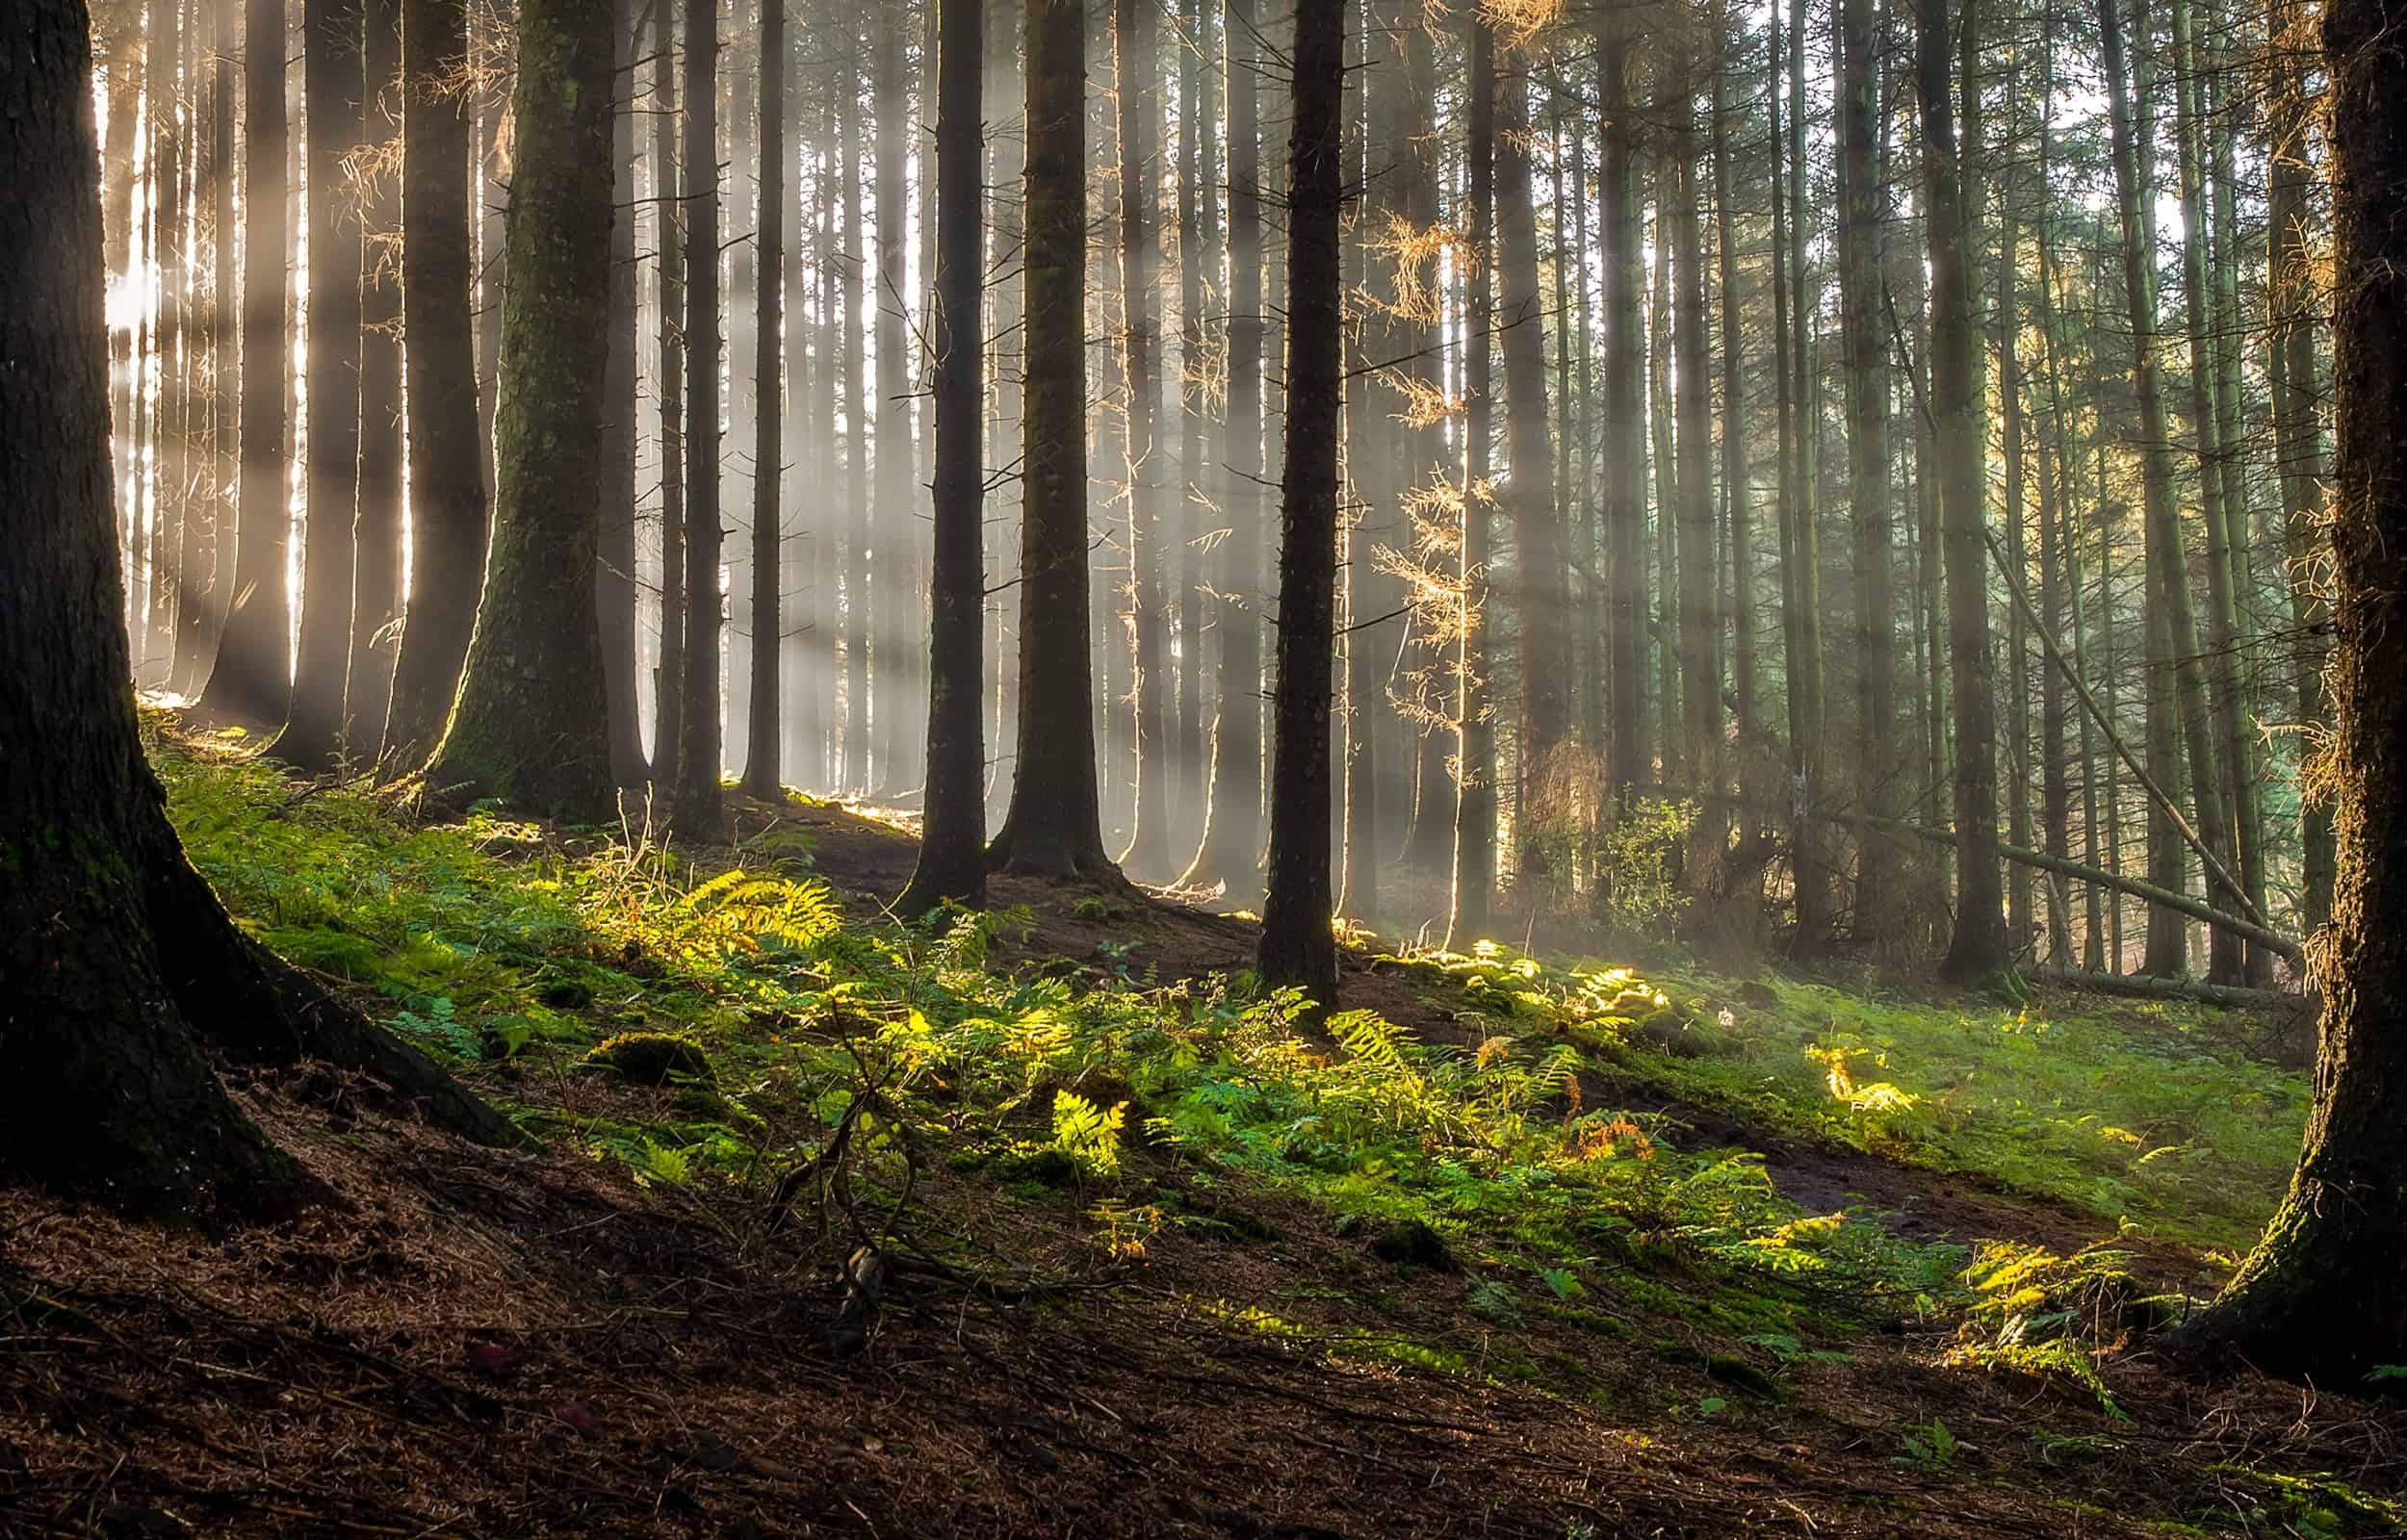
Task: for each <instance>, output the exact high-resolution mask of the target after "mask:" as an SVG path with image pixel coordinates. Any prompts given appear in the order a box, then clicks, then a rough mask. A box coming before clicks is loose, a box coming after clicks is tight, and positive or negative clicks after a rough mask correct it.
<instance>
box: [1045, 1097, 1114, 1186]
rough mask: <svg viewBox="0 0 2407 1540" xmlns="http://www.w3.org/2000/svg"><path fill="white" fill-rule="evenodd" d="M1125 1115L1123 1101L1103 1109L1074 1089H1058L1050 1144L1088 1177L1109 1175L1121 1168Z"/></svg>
mask: <svg viewBox="0 0 2407 1540" xmlns="http://www.w3.org/2000/svg"><path fill="white" fill-rule="evenodd" d="M1127 1117H1128V1104H1127V1103H1126V1102H1125V1101H1124V1102H1121V1103H1119V1104H1118V1105H1117V1106H1114V1107H1112V1108H1110V1109H1109V1110H1105V1109H1102V1108H1100V1107H1098V1106H1096V1105H1095V1103H1093V1102H1091V1101H1089V1100H1087V1099H1086V1098H1085V1097H1084V1096H1081V1095H1079V1094H1078V1093H1077V1092H1076V1091H1055V1092H1053V1143H1052V1147H1053V1148H1054V1149H1057V1150H1059V1151H1061V1153H1062V1154H1064V1155H1067V1156H1069V1157H1070V1160H1071V1162H1072V1164H1074V1165H1075V1166H1076V1167H1077V1168H1078V1169H1079V1170H1080V1171H1081V1172H1083V1173H1084V1174H1086V1175H1088V1176H1097V1177H1102V1176H1111V1175H1113V1174H1115V1173H1117V1172H1118V1171H1119V1169H1120V1130H1121V1126H1122V1125H1123V1124H1124V1123H1125V1122H1126V1121H1127Z"/></svg>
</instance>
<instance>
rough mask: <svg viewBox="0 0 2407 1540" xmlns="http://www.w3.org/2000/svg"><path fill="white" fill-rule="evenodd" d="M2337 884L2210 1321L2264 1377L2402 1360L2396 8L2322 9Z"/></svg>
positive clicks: (2403, 245)
mask: <svg viewBox="0 0 2407 1540" xmlns="http://www.w3.org/2000/svg"><path fill="white" fill-rule="evenodd" d="M2323 40H2324V50H2325V57H2326V60H2327V62H2328V65H2329V68H2330V71H2331V80H2332V87H2331V96H2332V165H2333V173H2334V175H2333V184H2334V185H2333V246H2334V262H2333V295H2332V332H2333V344H2332V352H2333V371H2332V372H2333V380H2332V383H2333V390H2334V395H2335V397H2336V398H2337V400H2338V402H2339V406H2338V419H2337V420H2338V426H2339V434H2338V440H2337V443H2336V446H2335V453H2334V457H2333V494H2334V498H2333V502H2334V506H2333V523H2332V547H2333V556H2334V568H2335V571H2334V578H2335V589H2336V592H2335V595H2334V602H2333V606H2332V621H2333V629H2334V632H2335V635H2336V637H2337V646H2336V648H2335V650H2334V652H2335V655H2334V659H2333V667H2332V670H2331V679H2332V699H2333V706H2334V709H2335V714H2336V717H2337V724H2338V725H2337V727H2336V729H2335V732H2336V742H2335V744H2334V752H2335V754H2336V756H2337V757H2338V760H2339V763H2338V767H2337V768H2338V777H2337V779H2338V782H2339V785H2340V799H2339V808H2338V810H2337V813H2336V816H2335V818H2334V824H2335V828H2336V832H2337V834H2338V839H2339V852H2338V854H2339V871H2338V882H2337V884H2336V886H2335V889H2334V892H2333V895H2332V897H2333V902H2332V920H2331V924H2330V927H2329V929H2328V930H2327V931H2326V932H2325V936H2326V937H2327V942H2326V946H2325V948H2324V951H2323V955H2322V959H2321V961H2322V963H2323V966H2322V968H2321V970H2320V972H2321V975H2322V984H2323V1020H2322V1026H2321V1043H2320V1045H2319V1052H2318V1054H2317V1058H2316V1099H2315V1107H2314V1110H2313V1111H2312V1112H2311V1113H2310V1114H2309V1115H2308V1119H2307V1134H2306V1141H2305V1143H2304V1145H2303V1146H2302V1148H2301V1150H2300V1153H2299V1157H2298V1170H2297V1174H2296V1175H2295V1176H2294V1177H2293V1178H2292V1179H2291V1190H2290V1195H2289V1196H2288V1197H2287V1198H2285V1199H2284V1200H2283V1203H2282V1206H2281V1208H2280V1210H2279V1211H2278V1212H2276V1213H2275V1215H2274V1216H2273V1222H2272V1224H2271V1225H2270V1226H2269V1227H2268V1228H2267V1229H2266V1231H2265V1239H2264V1240H2263V1241H2262V1242H2261V1243H2259V1245H2258V1246H2257V1249H2256V1252H2255V1253H2254V1254H2253V1255H2251V1256H2250V1257H2249V1259H2248V1261H2247V1262H2246V1264H2244V1265H2243V1266H2242V1267H2241V1269H2240V1270H2239V1276H2238V1277H2236V1278H2234V1279H2233V1280H2232V1285H2231V1287H2230V1288H2229V1289H2227V1290H2226V1291H2225V1292H2224V1295H2223V1297H2222V1299H2221V1300H2220V1301H2218V1302H2217V1304H2216V1305H2215V1308H2214V1310H2213V1313H2212V1314H2211V1315H2210V1316H2209V1317H2208V1318H2207V1321H2206V1322H2205V1329H2206V1330H2207V1332H2208V1333H2209V1334H2211V1335H2212V1336H2214V1337H2216V1338H2220V1339H2222V1340H2224V1341H2227V1342H2229V1343H2232V1344H2233V1345H2235V1346H2237V1347H2239V1349H2240V1350H2241V1351H2243V1352H2245V1353H2246V1354H2247V1355H2248V1356H2249V1357H2250V1358H2251V1359H2252V1360H2254V1361H2256V1362H2258V1363H2260V1364H2264V1365H2266V1366H2268V1367H2279V1368H2283V1369H2291V1370H2298V1371H2302V1372H2305V1373H2316V1374H2319V1375H2337V1374H2345V1373H2358V1372H2362V1371H2363V1370H2364V1369H2365V1368H2366V1367H2367V1366H2368V1365H2374V1364H2384V1363H2392V1364H2395V1363H2398V1362H2401V1361H2402V1360H2407V1184H2403V1183H2401V1182H2400V1181H2399V1171H2400V1170H2401V1169H2402V1168H2407V1117H2401V1116H2400V1111H2401V1109H2400V1097H2401V1094H2402V1092H2401V1088H2402V1087H2407V1032H2401V1031H2400V1030H2399V1020H2400V1014H2401V1006H2402V1002H2407V931H2402V930H2401V929H2400V928H2399V925H2398V923H2397V916H2398V914H2399V912H2400V911H2401V908H2402V906H2407V864H2402V863H2401V862H2400V861H2399V860H2398V859H2397V853H2398V851H2399V849H2400V847H2401V845H2402V844H2403V843H2407V694H2402V693H2401V692H2400V691H2399V689H2398V680H2399V676H2400V674H2401V672H2402V670H2407V395H2402V391H2401V386H2400V378H2399V373H2398V360H2399V358H2400V357H2401V355H2402V354H2407V95H2402V94H2401V92H2400V91H2399V90H2398V83H2399V81H2400V80H2401V79H2402V78H2407V7H2402V6H2401V4H2400V3H2399V0H2330V4H2329V6H2328V8H2327V9H2326V10H2325V12H2324V20H2323Z"/></svg>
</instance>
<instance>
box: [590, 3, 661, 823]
mask: <svg viewBox="0 0 2407 1540" xmlns="http://www.w3.org/2000/svg"><path fill="white" fill-rule="evenodd" d="M648 3H649V0H617V6H616V11H615V13H614V16H613V19H612V21H611V28H612V30H611V34H610V46H611V52H612V54H613V56H614V58H615V59H616V64H615V65H614V66H613V74H614V78H615V77H616V76H624V77H625V78H626V79H627V81H628V84H627V86H626V87H624V88H622V89H621V90H620V91H619V101H618V106H617V111H616V112H615V114H614V115H613V116H612V117H611V119H610V167H611V171H612V179H611V192H610V198H611V201H612V202H613V203H614V204H615V205H616V206H617V208H618V210H619V215H618V218H615V219H613V220H611V221H610V320H609V325H610V343H609V349H610V356H609V363H608V370H609V376H608V379H606V380H605V381H604V382H603V397H602V517H601V533H600V535H599V537H598V539H599V544H598V548H597V559H596V560H595V562H594V570H593V602H594V604H595V605H596V608H597V613H598V614H599V616H600V621H601V627H602V678H603V681H604V684H605V685H606V689H605V694H606V696H607V697H608V701H609V710H610V779H611V780H613V781H615V782H617V783H619V784H620V785H622V786H641V785H642V784H643V783H644V781H645V780H646V779H647V778H648V776H649V774H650V766H648V765H647V764H646V763H645V761H644V754H643V720H642V710H641V707H640V706H637V704H636V700H635V440H636V436H637V431H638V426H639V421H640V417H641V408H640V407H639V406H638V405H637V403H636V383H635V374H636V370H635V350H636V347H638V341H637V338H638V333H637V326H638V324H639V312H640V310H641V308H642V307H641V305H640V303H639V302H638V299H637V296H636V293H635V289H636V284H635V278H636V268H635V213H636V208H637V205H636V202H635V111H634V105H633V100H634V68H635V55H636V53H637V52H638V51H639V49H640V46H641V43H642V39H641V37H640V36H639V34H640V32H641V30H642V16H641V11H642V10H643V9H644V7H645V5H646V4H648Z"/></svg>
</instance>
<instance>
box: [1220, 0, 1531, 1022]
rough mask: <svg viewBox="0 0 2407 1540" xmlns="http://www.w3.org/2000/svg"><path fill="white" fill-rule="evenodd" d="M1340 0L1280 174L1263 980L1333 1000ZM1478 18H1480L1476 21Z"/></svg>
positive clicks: (1304, 52)
mask: <svg viewBox="0 0 2407 1540" xmlns="http://www.w3.org/2000/svg"><path fill="white" fill-rule="evenodd" d="M1345 23H1346V4H1345V0H1300V5H1299V7H1298V9H1297V12H1296V40H1295V52H1294V55H1293V60H1294V77H1293V78H1294V113H1295V128H1294V138H1293V141H1292V147H1291V149H1290V151H1289V167H1290V170H1289V175H1288V180H1287V211H1288V219H1287V444H1286V453H1285V455H1284V457H1283V460H1282V464H1281V472H1280V482H1279V525H1280V530H1279V684H1278V694H1277V699H1276V701H1275V703H1274V705H1273V707H1272V710H1273V718H1274V721H1275V724H1276V726H1275V730H1274V736H1273V738H1272V740H1271V741H1272V744H1273V754H1272V761H1271V800H1270V863H1269V896H1268V898H1267V900H1266V901H1265V902H1264V904H1263V906H1262V940H1261V946H1260V950H1259V951H1258V953H1257V954H1256V961H1257V965H1258V966H1259V968H1260V970H1261V975H1262V979H1263V982H1264V983H1266V984H1269V985H1272V986H1279V985H1293V986H1295V987H1296V988H1300V989H1302V990H1303V991H1304V992H1305V994H1306V995H1307V997H1309V998H1310V999H1311V1000H1313V1001H1314V1002H1316V1003H1317V1004H1318V1005H1319V1006H1320V1007H1321V1008H1322V1009H1323V1010H1324V1011H1326V1010H1328V1009H1331V1008H1333V1007H1334V1006H1335V1005H1336V1003H1337V943H1336V937H1335V935H1334V933H1333V931H1332V930H1331V927H1330V919H1331V914H1332V911H1333V902H1332V897H1331V893H1330V818H1329V806H1330V792H1331V789H1332V775H1331V768H1330V716H1329V702H1330V691H1331V689H1332V686H1333V678H1332V676H1333V672H1334V670H1333V662H1332V654H1333V647H1334V645H1335V629H1336V596H1337V436H1338V424H1339V423H1340V421H1341V420H1342V414H1343V411H1344V401H1345V380H1344V374H1343V355H1342V348H1341V345H1340V337H1339V329H1340V327H1341V326H1342V325H1343V324H1344V314H1343V311H1344V307H1343V303H1342V300H1341V297H1340V288H1341V285H1340V274H1339V270H1338V252H1337V223H1338V216H1339V215H1340V213H1341V212H1342V211H1343V207H1344V198H1345V191H1344V181H1345V170H1344V153H1343V148H1342V141H1343V138H1344V136H1343V133H1342V131H1341V123H1342V120H1343V116H1344V85H1345ZM1484 30H1485V29H1483V31H1484Z"/></svg>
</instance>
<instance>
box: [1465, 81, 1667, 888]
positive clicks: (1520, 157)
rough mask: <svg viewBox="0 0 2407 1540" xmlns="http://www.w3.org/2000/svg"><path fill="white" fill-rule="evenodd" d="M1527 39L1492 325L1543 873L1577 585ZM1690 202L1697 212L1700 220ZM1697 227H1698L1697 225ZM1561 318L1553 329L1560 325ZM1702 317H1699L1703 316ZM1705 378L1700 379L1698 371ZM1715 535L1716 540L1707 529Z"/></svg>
mask: <svg viewBox="0 0 2407 1540" xmlns="http://www.w3.org/2000/svg"><path fill="white" fill-rule="evenodd" d="M1534 47H1535V44H1534V43H1532V44H1530V45H1528V48H1525V49H1524V50H1522V51H1521V52H1520V56H1519V57H1518V58H1516V59H1515V60H1514V66H1513V67H1512V68H1511V69H1510V70H1509V71H1508V72H1507V73H1506V74H1505V76H1504V78H1503V79H1502V80H1501V81H1499V82H1498V88H1499V90H1500V92H1501V95H1500V97H1499V107H1498V113H1499V121H1498V123H1497V125H1496V162H1495V192H1496V209H1495V229H1496V234H1497V237H1498V240H1497V255H1498V257H1499V259H1500V261H1499V265H1498V269H1497V276H1498V278H1499V279H1501V280H1502V290H1501V292H1500V293H1499V294H1498V295H1497V314H1496V321H1495V325H1496V328H1497V329H1498V330H1500V331H1501V332H1502V333H1503V338H1502V342H1503V347H1504V373H1505V380H1504V383H1505V405H1506V408H1507V410H1506V413H1505V453H1506V457H1507V461H1508V463H1507V466H1506V477H1505V488H1504V503H1505V508H1504V512H1505V516H1506V518H1507V519H1508V520H1510V521H1511V525H1512V528H1513V587H1512V591H1511V592H1512V598H1513V614H1514V624H1515V628H1516V629H1517V630H1518V632H1519V635H1520V644H1521V645H1520V675H1521V720H1520V750H1519V765H1520V770H1519V774H1518V776H1517V777H1516V781H1517V784H1518V790H1517V792H1516V794H1515V796H1514V808H1515V809H1516V812H1517V816H1516V818H1515V820H1514V835H1515V838H1516V840H1517V842H1518V844H1519V850H1518V852H1517V855H1516V859H1515V864H1516V866H1517V867H1518V869H1519V870H1520V871H1521V872H1522V873H1524V874H1525V875H1530V876H1537V875H1540V873H1542V871H1543V868H1544V864H1545V863H1544V859H1543V854H1542V851H1541V848H1540V844H1539V842H1538V840H1537V838H1536V837H1535V836H1537V835H1538V834H1540V833H1541V831H1540V830H1539V829H1537V828H1535V827H1533V824H1534V820H1533V819H1532V818H1531V817H1530V816H1529V813H1530V809H1531V802H1530V798H1531V794H1532V792H1533V791H1534V790H1535V788H1536V786H1537V784H1538V782H1539V778H1540V776H1542V775H1543V774H1544V773H1545V769H1546V760H1547V757H1548V756H1549V755H1551V754H1552V753H1553V752H1554V750H1555V746H1556V745H1558V744H1560V743H1562V742H1563V741H1564V739H1566V737H1568V736H1569V735H1570V732H1571V643H1570V636H1569V629H1568V627H1569V621H1570V613H1569V609H1570V602H1571V585H1570V578H1569V574H1568V573H1567V572H1566V570H1565V567H1564V559H1563V529H1562V511H1561V509H1560V508H1559V507H1558V505H1557V503H1556V500H1555V486H1554V482H1553V480H1552V475H1553V471H1554V457H1555V447H1554V430H1553V422H1552V418H1551V415H1550V409H1549V407H1548V405H1547V401H1546V352H1545V345H1546V316H1545V311H1544V309H1543V308H1542V307H1541V305H1540V302H1539V295H1538V210H1537V204H1536V200H1535V199H1534V198H1533V197H1532V195H1531V190H1530V78H1529V75H1530V71H1529V64H1530V57H1531V55H1530V52H1529V49H1534ZM1694 212H1695V211H1694V208H1693V207H1692V210H1691V214H1692V217H1693V215H1694ZM1690 234H1691V235H1692V236H1693V235H1694V234H1695V228H1694V224H1693V223H1692V226H1691V230H1690ZM1565 319H1566V318H1563V317H1560V316H1558V317H1557V319H1556V325H1557V327H1558V329H1559V330H1560V328H1561V327H1562V325H1563V322H1564V320H1565ZM1699 323H1700V324H1701V318H1700V320H1699ZM1698 384H1699V385H1700V386H1702V385H1703V384H1704V381H1703V379H1702V378H1701V377H1700V379H1699V380H1698ZM1708 539H1710V536H1708Z"/></svg>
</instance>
